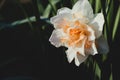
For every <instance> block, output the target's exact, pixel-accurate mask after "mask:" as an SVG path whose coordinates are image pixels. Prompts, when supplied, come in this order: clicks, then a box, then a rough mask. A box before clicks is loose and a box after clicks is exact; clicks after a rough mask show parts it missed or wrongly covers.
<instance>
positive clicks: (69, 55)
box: [66, 47, 76, 63]
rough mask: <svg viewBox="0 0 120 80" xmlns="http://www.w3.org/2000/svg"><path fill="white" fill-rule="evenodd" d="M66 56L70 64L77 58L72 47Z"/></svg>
mask: <svg viewBox="0 0 120 80" xmlns="http://www.w3.org/2000/svg"><path fill="white" fill-rule="evenodd" d="M66 55H67V59H68V62H69V63H71V62H72V60H73V59H74V58H75V55H76V51H75V50H74V49H73V48H72V47H69V48H68V50H67V51H66Z"/></svg>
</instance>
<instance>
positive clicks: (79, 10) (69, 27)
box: [49, 0, 108, 66]
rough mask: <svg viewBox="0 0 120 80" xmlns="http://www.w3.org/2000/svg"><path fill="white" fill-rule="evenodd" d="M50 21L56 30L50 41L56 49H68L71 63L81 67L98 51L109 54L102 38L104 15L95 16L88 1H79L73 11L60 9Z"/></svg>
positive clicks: (67, 53) (67, 52)
mask: <svg viewBox="0 0 120 80" xmlns="http://www.w3.org/2000/svg"><path fill="white" fill-rule="evenodd" d="M50 21H51V23H52V24H53V25H54V28H55V29H54V30H53V32H52V35H51V37H50V39H49V41H50V42H51V44H52V45H54V46H55V47H60V46H65V47H67V48H68V49H67V50H66V55H67V58H68V62H69V63H71V62H72V61H73V59H74V61H75V64H76V66H79V65H80V64H81V63H82V62H84V61H85V60H86V59H87V57H88V56H89V55H95V54H97V53H98V49H100V50H102V52H108V45H107V42H106V41H105V39H103V36H102V30H103V24H104V17H103V14H102V13H98V14H93V10H92V7H91V5H90V3H89V2H88V0H78V1H77V2H76V4H75V5H74V6H73V8H72V9H69V8H67V7H64V8H61V9H59V10H58V12H57V15H56V16H54V17H52V18H51V19H50ZM101 38H102V39H101ZM96 43H97V46H96ZM102 44H103V45H102ZM98 47H99V48H98ZM97 48H98V49H97Z"/></svg>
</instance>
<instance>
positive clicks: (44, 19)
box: [0, 0, 120, 80]
mask: <svg viewBox="0 0 120 80" xmlns="http://www.w3.org/2000/svg"><path fill="white" fill-rule="evenodd" d="M76 1H77V0H1V1H0V31H2V30H4V29H7V28H12V29H14V28H15V27H18V26H22V25H24V24H27V25H28V26H29V30H30V32H31V33H34V34H35V35H36V33H37V36H36V37H37V38H36V37H35V39H36V40H38V41H40V42H39V44H40V48H41V49H42V53H45V49H46V48H48V47H46V46H47V45H48V44H49V43H48V42H47V41H48V39H49V37H50V34H51V32H52V30H53V27H52V25H51V23H50V22H49V19H50V17H52V16H54V15H56V13H57V10H58V9H59V8H61V7H69V8H72V6H73V5H74V4H75V2H76ZM89 1H90V3H91V5H92V7H93V10H94V13H98V12H101V11H102V12H103V14H104V17H105V25H104V32H103V33H104V36H105V38H106V39H107V41H108V44H109V47H110V52H109V53H108V54H106V55H96V56H94V57H92V58H93V60H92V58H91V57H90V58H89V59H88V60H87V61H86V62H85V64H84V65H87V67H88V69H91V67H90V66H92V68H93V69H92V70H93V74H95V75H93V77H94V80H108V78H109V79H110V80H113V79H112V78H113V77H114V76H113V75H112V67H111V65H112V63H111V57H110V56H111V54H112V46H113V45H114V43H113V42H114V40H115V38H116V34H117V31H118V26H119V20H120V6H119V2H120V1H119V0H89ZM11 5H14V6H16V10H17V9H19V10H17V11H18V12H19V13H17V11H13V12H12V11H9V10H8V11H5V9H6V10H7V9H8V8H7V7H9V6H11ZM11 10H12V9H11ZM6 12H8V13H6ZM12 14H16V15H14V16H13V15H12ZM11 17H12V18H11ZM46 42H47V43H46ZM36 44H37V43H36ZM63 54H64V53H63ZM8 61H9V60H8ZM90 63H91V64H90ZM3 64H4V62H3ZM93 64H94V65H93ZM105 69H107V70H105ZM106 71H108V74H107V76H106ZM91 73H92V72H91ZM105 77H106V78H105Z"/></svg>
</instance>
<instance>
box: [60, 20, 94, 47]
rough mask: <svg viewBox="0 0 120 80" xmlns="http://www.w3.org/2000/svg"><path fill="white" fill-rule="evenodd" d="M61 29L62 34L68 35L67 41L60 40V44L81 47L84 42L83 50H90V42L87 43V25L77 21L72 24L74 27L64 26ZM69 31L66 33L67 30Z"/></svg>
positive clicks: (88, 34)
mask: <svg viewBox="0 0 120 80" xmlns="http://www.w3.org/2000/svg"><path fill="white" fill-rule="evenodd" d="M62 28H63V31H64V33H66V34H68V37H69V38H68V39H65V38H62V39H61V41H62V42H67V44H68V45H69V46H76V47H78V46H81V45H82V44H83V41H84V40H85V39H86V40H85V44H84V45H85V48H90V47H91V44H92V41H88V37H89V36H90V34H91V33H90V32H89V31H88V30H87V25H85V24H82V23H80V22H79V21H75V22H74V27H73V28H71V27H70V25H66V26H64V27H62ZM68 29H69V31H68V32H67V30H68Z"/></svg>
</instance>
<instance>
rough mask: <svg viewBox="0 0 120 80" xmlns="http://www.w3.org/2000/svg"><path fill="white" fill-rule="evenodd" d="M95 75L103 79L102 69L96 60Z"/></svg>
mask: <svg viewBox="0 0 120 80" xmlns="http://www.w3.org/2000/svg"><path fill="white" fill-rule="evenodd" d="M95 75H96V76H97V77H98V78H99V80H101V69H100V67H99V65H98V64H97V62H95Z"/></svg>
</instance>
